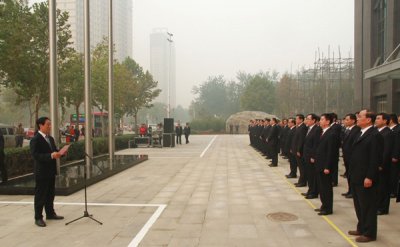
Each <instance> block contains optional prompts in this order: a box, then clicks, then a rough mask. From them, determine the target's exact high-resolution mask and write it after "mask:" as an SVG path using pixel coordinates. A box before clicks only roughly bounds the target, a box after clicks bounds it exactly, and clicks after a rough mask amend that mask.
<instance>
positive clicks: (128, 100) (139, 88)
mask: <svg viewBox="0 0 400 247" xmlns="http://www.w3.org/2000/svg"><path fill="white" fill-rule="evenodd" d="M123 65H124V66H126V68H127V69H128V71H129V72H130V74H131V80H130V81H129V83H128V84H127V85H126V89H125V91H126V94H125V96H124V97H123V98H124V99H123V102H124V104H123V107H124V112H125V113H126V114H127V115H131V116H133V117H134V119H135V126H137V117H138V112H139V110H140V109H141V108H144V107H147V108H149V107H151V106H152V104H151V102H152V101H153V100H154V99H155V98H156V97H158V95H159V94H160V92H161V90H160V89H157V84H158V82H157V81H154V80H153V76H152V75H151V74H150V73H149V72H148V71H146V72H143V68H142V67H140V65H139V64H137V63H136V62H135V61H134V60H133V59H132V58H129V57H128V58H126V59H125V60H124V62H123Z"/></svg>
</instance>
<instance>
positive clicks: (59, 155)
mask: <svg viewBox="0 0 400 247" xmlns="http://www.w3.org/2000/svg"><path fill="white" fill-rule="evenodd" d="M60 157H61V154H60V153H59V152H53V153H51V158H52V159H59V158H60Z"/></svg>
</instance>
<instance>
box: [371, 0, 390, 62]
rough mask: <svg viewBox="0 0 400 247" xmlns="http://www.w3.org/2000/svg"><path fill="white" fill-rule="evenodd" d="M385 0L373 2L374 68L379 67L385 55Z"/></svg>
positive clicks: (374, 0)
mask: <svg viewBox="0 0 400 247" xmlns="http://www.w3.org/2000/svg"><path fill="white" fill-rule="evenodd" d="M386 6H387V0H373V18H374V23H375V25H374V29H375V30H373V33H375V35H374V36H373V37H374V38H375V39H376V40H375V47H376V52H375V56H374V57H375V61H373V63H374V66H377V65H380V64H382V63H383V62H384V61H385V55H386V23H387V7H386Z"/></svg>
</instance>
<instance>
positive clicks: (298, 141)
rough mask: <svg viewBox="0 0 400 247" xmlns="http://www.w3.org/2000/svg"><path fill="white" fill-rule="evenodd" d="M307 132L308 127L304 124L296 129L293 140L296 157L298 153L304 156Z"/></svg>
mask: <svg viewBox="0 0 400 247" xmlns="http://www.w3.org/2000/svg"><path fill="white" fill-rule="evenodd" d="M307 130H308V129H307V126H306V125H305V124H304V123H302V124H301V125H300V126H297V127H296V131H295V132H294V136H293V140H292V151H293V154H294V155H296V153H297V152H300V155H301V156H303V145H304V139H305V137H306V134H307Z"/></svg>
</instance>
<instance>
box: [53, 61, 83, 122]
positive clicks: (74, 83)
mask: <svg viewBox="0 0 400 247" xmlns="http://www.w3.org/2000/svg"><path fill="white" fill-rule="evenodd" d="M83 68H84V65H83V54H80V53H74V54H73V55H72V56H71V58H70V59H69V60H68V61H67V62H66V64H65V65H64V66H63V67H62V68H61V69H60V78H59V82H60V83H59V85H60V86H61V87H62V88H63V90H61V92H60V94H59V97H60V99H65V104H66V106H68V107H70V106H73V108H74V110H75V114H76V116H77V118H76V123H75V124H76V126H79V107H80V106H81V105H82V103H83V101H84V99H85V91H84V70H83ZM71 124H72V123H71Z"/></svg>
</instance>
